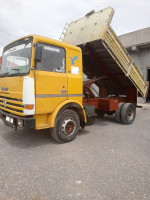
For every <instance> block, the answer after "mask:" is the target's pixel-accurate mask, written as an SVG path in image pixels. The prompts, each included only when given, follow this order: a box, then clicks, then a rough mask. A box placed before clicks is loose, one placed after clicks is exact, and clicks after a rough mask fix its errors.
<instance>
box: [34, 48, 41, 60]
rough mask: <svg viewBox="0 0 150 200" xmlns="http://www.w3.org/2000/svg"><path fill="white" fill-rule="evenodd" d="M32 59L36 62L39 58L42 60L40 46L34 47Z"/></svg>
mask: <svg viewBox="0 0 150 200" xmlns="http://www.w3.org/2000/svg"><path fill="white" fill-rule="evenodd" d="M34 60H35V61H36V62H41V60H42V46H36V47H35V55H34Z"/></svg>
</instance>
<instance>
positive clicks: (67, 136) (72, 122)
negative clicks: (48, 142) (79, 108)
mask: <svg viewBox="0 0 150 200" xmlns="http://www.w3.org/2000/svg"><path fill="white" fill-rule="evenodd" d="M79 128H80V118H79V115H78V114H77V113H76V112H75V111H73V110H69V109H67V110H65V111H63V112H62V113H61V114H60V116H58V118H57V119H56V122H55V127H54V128H53V129H51V135H52V138H53V139H54V140H55V141H56V142H59V143H66V142H70V141H72V140H74V139H75V138H76V135H77V133H78V131H79Z"/></svg>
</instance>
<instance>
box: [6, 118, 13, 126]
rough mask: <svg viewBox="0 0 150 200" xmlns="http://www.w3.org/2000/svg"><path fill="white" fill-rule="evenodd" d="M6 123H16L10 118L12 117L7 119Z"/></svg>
mask: <svg viewBox="0 0 150 200" xmlns="http://www.w3.org/2000/svg"><path fill="white" fill-rule="evenodd" d="M6 121H7V122H10V123H11V124H13V123H14V119H12V118H10V117H6Z"/></svg>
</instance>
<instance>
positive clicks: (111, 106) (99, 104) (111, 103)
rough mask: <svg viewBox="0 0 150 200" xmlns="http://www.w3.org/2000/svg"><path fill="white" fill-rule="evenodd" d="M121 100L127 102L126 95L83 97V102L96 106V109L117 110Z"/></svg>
mask: <svg viewBox="0 0 150 200" xmlns="http://www.w3.org/2000/svg"><path fill="white" fill-rule="evenodd" d="M120 102H126V98H125V97H118V98H117V97H110V98H109V97H108V98H90V99H83V103H84V104H86V105H93V106H95V110H101V111H115V110H117V109H118V104H119V103H120Z"/></svg>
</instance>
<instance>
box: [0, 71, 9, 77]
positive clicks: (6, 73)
mask: <svg viewBox="0 0 150 200" xmlns="http://www.w3.org/2000/svg"><path fill="white" fill-rule="evenodd" d="M8 74H9V72H5V73H3V74H1V75H0V76H5V75H8Z"/></svg>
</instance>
